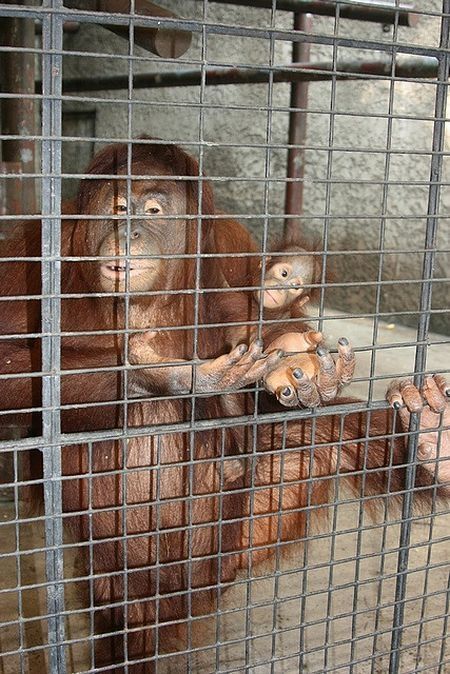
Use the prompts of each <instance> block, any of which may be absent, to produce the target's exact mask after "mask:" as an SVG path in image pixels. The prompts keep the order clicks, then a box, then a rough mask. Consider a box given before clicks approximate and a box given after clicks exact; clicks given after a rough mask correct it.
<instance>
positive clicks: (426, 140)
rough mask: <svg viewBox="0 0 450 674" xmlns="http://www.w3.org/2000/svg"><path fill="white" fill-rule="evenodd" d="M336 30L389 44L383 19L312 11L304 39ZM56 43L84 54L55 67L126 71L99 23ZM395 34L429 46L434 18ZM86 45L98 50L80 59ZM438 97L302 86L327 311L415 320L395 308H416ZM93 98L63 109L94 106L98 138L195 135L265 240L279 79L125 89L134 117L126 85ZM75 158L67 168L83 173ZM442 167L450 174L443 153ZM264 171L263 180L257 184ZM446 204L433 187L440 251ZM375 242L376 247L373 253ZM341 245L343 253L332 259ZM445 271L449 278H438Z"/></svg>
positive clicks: (286, 22) (280, 160)
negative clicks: (329, 274) (327, 279)
mask: <svg viewBox="0 0 450 674" xmlns="http://www.w3.org/2000/svg"><path fill="white" fill-rule="evenodd" d="M160 4H161V5H164V6H165V7H168V8H169V9H172V10H174V11H175V12H177V13H178V14H179V15H181V16H183V17H186V18H189V19H195V18H197V19H201V18H202V12H203V3H201V2H196V1H195V0H184V1H183V2H181V1H175V0H161V3H160ZM440 6H441V3H440V1H439V0H428V2H427V3H426V10H427V11H436V12H439V10H440ZM206 19H207V21H210V22H218V23H226V24H231V25H244V26H255V27H259V28H264V27H269V26H270V23H271V12H270V11H269V10H260V9H248V8H243V7H234V6H232V5H229V6H227V5H224V6H220V5H215V4H210V5H209V6H208V10H207V16H206ZM274 21H275V25H276V26H277V27H278V28H290V27H291V25H292V15H291V14H290V13H286V12H277V13H276V16H275V18H274ZM335 29H336V31H337V33H338V34H339V35H340V36H345V37H354V38H358V39H361V38H362V39H367V40H377V41H379V40H382V41H384V42H386V43H389V42H392V39H393V28H392V27H391V28H390V29H389V30H388V31H387V32H384V31H383V28H382V26H380V25H378V24H372V23H371V24H364V23H361V22H353V21H345V20H341V21H339V23H338V25H337V26H336V27H335V21H334V19H333V18H327V17H323V18H319V17H315V18H314V28H313V32H314V33H315V34H318V35H319V34H326V35H333V33H334V31H335ZM65 39H66V42H65V47H66V48H67V49H69V50H74V51H76V52H80V51H81V52H85V54H86V55H85V56H83V57H80V56H79V55H74V56H67V57H66V59H65V76H83V77H86V76H87V75H91V76H94V75H109V74H127V73H128V72H129V68H130V61H129V59H128V58H127V50H128V45H127V43H126V42H125V41H123V40H121V39H120V38H118V37H116V36H114V35H113V34H111V33H110V32H108V31H106V30H104V29H102V28H100V27H95V26H83V27H82V29H81V30H80V31H79V32H78V33H77V34H75V35H68V36H66V38H65ZM396 39H397V41H399V42H401V43H406V42H408V43H413V44H420V45H430V46H432V47H435V46H437V45H438V41H439V18H438V16H422V17H421V18H420V21H419V25H418V26H417V27H416V28H399V29H398V33H397V35H396ZM90 52H91V53H95V54H105V55H107V57H106V58H102V59H99V58H90V57H89V53H90ZM135 53H136V56H138V57H139V58H138V59H137V60H133V62H132V66H131V67H132V71H133V73H138V72H157V71H163V70H174V69H177V68H183V69H197V68H198V67H200V65H201V63H202V62H206V63H207V64H208V65H209V66H214V65H217V66H233V65H236V64H238V63H240V64H243V63H244V64H248V65H249V66H252V65H267V64H268V63H273V64H274V65H281V64H283V63H286V64H287V63H289V61H290V54H291V43H290V42H288V41H286V42H284V41H276V42H274V43H273V44H271V42H270V41H269V40H267V39H256V38H243V37H230V36H221V35H211V36H208V38H207V40H206V41H205V42H202V36H201V34H198V33H197V34H196V35H194V40H193V44H192V47H191V49H190V50H189V51H188V52H187V54H185V56H184V57H182V59H180V61H179V63H177V64H176V65H174V64H166V63H164V62H163V61H161V60H160V59H158V58H157V57H154V56H152V55H151V54H150V53H148V52H145V51H144V50H142V49H139V48H138V49H136V51H135ZM311 58H312V60H313V61H329V60H331V59H332V58H333V49H332V48H331V47H328V46H323V45H314V44H313V45H312V46H311ZM334 58H337V60H338V61H339V60H358V59H359V60H362V59H373V60H383V61H385V62H389V59H390V56H389V54H388V53H382V52H380V51H373V50H362V49H349V48H342V47H339V48H337V49H336V52H335V54H334ZM400 58H404V57H400ZM435 93H436V85H435V83H434V82H433V81H431V80H430V81H426V80H422V81H419V82H418V81H414V82H408V81H401V80H398V81H396V82H395V84H394V85H392V83H390V82H389V81H386V80H377V79H372V80H369V81H367V80H356V79H355V80H351V81H337V82H335V83H333V84H332V83H330V82H322V83H313V84H311V85H310V87H309V115H308V136H307V150H306V152H305V212H304V224H303V229H304V231H305V232H306V233H308V235H310V234H311V235H312V236H315V237H316V238H318V239H319V241H320V240H322V241H323V236H324V231H325V229H324V228H326V234H327V237H328V244H327V247H328V250H329V251H330V252H331V253H332V255H330V266H331V268H332V271H333V275H334V278H335V281H336V284H337V281H339V284H344V285H339V284H337V285H336V286H335V287H333V288H330V289H327V291H326V294H325V302H326V303H327V304H328V305H330V306H334V307H337V308H340V309H343V310H345V311H349V312H353V313H355V314H361V313H362V314H365V313H369V314H370V313H373V312H374V311H376V307H377V305H379V307H380V310H381V311H382V312H384V313H385V314H386V315H385V319H386V320H387V321H397V320H399V321H402V322H408V323H409V324H410V325H415V324H416V323H417V313H416V314H411V315H406V316H405V315H403V316H402V315H401V312H414V311H417V308H418V303H419V294H420V289H421V284H420V282H419V281H420V278H421V269H422V261H423V245H424V238H425V227H426V213H427V201H428V185H427V181H428V180H429V176H430V151H431V144H432V133H433V112H434V100H435ZM94 98H95V100H94V101H90V102H89V103H82V104H78V103H76V102H75V101H74V103H73V104H72V103H71V102H69V103H67V105H66V108H67V109H68V110H74V109H80V108H81V109H84V108H86V109H88V110H90V111H91V110H92V109H93V108H95V109H96V136H97V138H98V144H97V145H98V146H100V144H101V139H102V138H103V139H104V138H111V137H113V138H117V139H119V138H122V139H125V138H127V137H128V136H129V135H130V134H131V135H132V136H137V135H139V134H142V133H147V134H151V135H154V136H158V137H161V138H170V139H175V140H177V141H178V142H180V143H181V144H183V145H184V146H185V147H186V148H187V149H190V150H191V151H192V152H193V153H197V152H198V141H199V140H201V141H202V143H203V145H204V155H203V156H204V170H205V171H206V172H207V173H208V175H210V176H211V177H212V178H213V180H214V181H215V192H216V200H217V206H218V208H220V209H221V210H224V211H226V212H228V213H233V214H236V215H237V216H241V217H243V218H246V219H247V220H246V221H247V223H248V224H250V226H252V227H253V228H254V230H255V232H257V233H260V232H261V231H262V228H263V226H264V222H265V221H266V222H267V223H268V226H269V233H270V235H271V236H272V235H276V234H277V233H278V232H279V231H280V226H281V223H282V214H283V207H284V191H285V184H284V181H283V179H284V178H285V176H286V150H284V149H283V148H280V147H278V146H279V145H280V144H284V143H286V142H287V131H288V106H289V86H288V85H286V84H275V85H274V86H273V87H270V86H269V85H267V84H258V85H229V86H221V87H207V88H206V90H205V91H204V93H203V95H202V94H201V92H200V87H187V88H186V87H183V88H172V89H167V88H166V89H152V90H148V89H140V90H136V91H134V92H133V97H132V102H133V105H132V107H131V115H130V114H129V111H128V106H127V92H126V91H123V90H122V91H113V92H99V93H98V94H95V97H94ZM111 99H113V100H114V103H113V104H112V103H111ZM180 103H181V104H184V105H179V104H180ZM330 110H332V114H330ZM391 113H392V118H391V119H390V118H389V116H390V114H391ZM331 144H332V148H333V149H332V150H330V149H329V148H330V146H331ZM447 144H448V143H447ZM386 150H388V152H387V151H386ZM75 164H76V162H75ZM75 164H74V165H73V166H71V169H70V170H71V171H74V172H75V171H82V170H83V168H84V167H83V166H81V165H80V166H77V165H75ZM444 165H445V168H446V179H447V180H448V173H449V171H448V157H447V156H445V157H444ZM266 176H269V177H270V179H271V180H270V182H269V183H267V182H265V181H264V178H265V177H266ZM330 178H331V181H330V180H329V179H330ZM449 209H450V192H449V188H448V185H447V184H445V183H444V185H443V186H442V194H441V204H440V213H441V215H442V217H441V219H440V223H439V247H440V248H441V249H444V250H445V249H448V248H449V245H448V242H449V239H450V236H449V231H450V227H449V222H448V219H447V218H446V216H447V215H448V213H449ZM266 216H268V217H266ZM380 241H384V247H385V249H386V251H387V252H386V253H385V254H384V255H382V256H381V255H380V254H379V252H378V251H379V249H380ZM414 250H416V251H422V252H413V251H414ZM342 251H354V252H353V254H352V255H343V254H342ZM371 251H373V252H371ZM449 262H450V260H449V255H448V253H445V252H442V253H440V254H438V255H437V257H436V265H435V270H434V278H435V282H434V284H433V309H434V310H436V313H435V314H434V316H433V319H432V328H433V329H434V330H436V331H439V332H446V333H448V332H449V331H450V321H449V315H448V312H447V313H446V312H445V311H444V310H445V309H448V304H449V302H448V298H449V294H450V292H449V291H450V287H449V286H450V284H449V282H448V271H447V270H448V266H449ZM446 277H447V281H445V280H443V281H442V280H440V279H445V278H446ZM377 279H380V280H382V281H383V284H382V285H381V286H379V291H378V293H377V289H376V286H375V285H374V284H373V282H374V281H377ZM399 281H403V282H401V283H399ZM405 281H408V282H407V283H406V282H405ZM371 282H372V283H371ZM352 283H356V285H351V284H352ZM346 284H350V285H346ZM399 314H400V315H399Z"/></svg>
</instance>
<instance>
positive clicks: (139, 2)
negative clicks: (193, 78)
mask: <svg viewBox="0 0 450 674" xmlns="http://www.w3.org/2000/svg"><path fill="white" fill-rule="evenodd" d="M64 5H65V6H66V7H71V8H73V9H80V10H82V11H86V10H88V11H89V10H90V11H95V12H104V13H105V14H106V15H107V14H130V12H131V11H132V9H133V6H132V4H131V2H130V0H67V1H66V2H65V3H64ZM134 15H135V16H139V15H141V16H157V17H161V18H170V19H177V18H178V17H177V15H176V14H174V13H173V12H169V10H167V9H164V8H163V7H159V6H158V5H155V4H153V3H152V2H149V0H135V1H134ZM99 23H100V24H101V25H102V26H103V28H107V29H108V30H111V31H112V32H113V33H116V35H119V36H120V37H122V38H124V39H125V40H128V37H129V28H128V25H124V26H117V25H112V24H109V23H108V17H107V16H105V18H104V19H103V18H99ZM191 40H192V33H190V32H188V31H186V30H181V29H179V28H164V27H159V28H153V27H148V26H147V27H142V26H134V30H133V41H134V44H135V45H139V47H143V48H144V49H147V50H148V51H151V52H152V53H153V54H156V55H157V56H161V57H163V58H179V57H180V56H182V55H183V54H184V53H185V52H186V51H187V50H188V49H189V47H190V45H191Z"/></svg>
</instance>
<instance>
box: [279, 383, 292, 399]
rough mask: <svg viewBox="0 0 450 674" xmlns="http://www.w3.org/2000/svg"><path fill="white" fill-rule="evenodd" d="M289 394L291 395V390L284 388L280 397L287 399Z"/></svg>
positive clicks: (287, 387)
mask: <svg viewBox="0 0 450 674" xmlns="http://www.w3.org/2000/svg"><path fill="white" fill-rule="evenodd" d="M291 393H292V391H291V389H290V388H289V386H286V388H284V389H283V390H282V391H281V395H283V396H284V397H285V398H287V397H288V396H290V395H291Z"/></svg>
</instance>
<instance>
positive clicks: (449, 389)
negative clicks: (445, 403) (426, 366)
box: [433, 374, 450, 398]
mask: <svg viewBox="0 0 450 674" xmlns="http://www.w3.org/2000/svg"><path fill="white" fill-rule="evenodd" d="M433 379H434V381H435V382H436V385H437V387H438V388H439V390H440V391H441V393H442V394H443V395H445V397H446V398H450V385H449V383H448V381H447V379H446V378H445V377H444V375H443V374H435V375H434V377H433Z"/></svg>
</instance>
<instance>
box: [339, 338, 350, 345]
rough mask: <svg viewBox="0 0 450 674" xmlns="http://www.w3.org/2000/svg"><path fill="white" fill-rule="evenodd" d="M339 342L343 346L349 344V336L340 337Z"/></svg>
mask: <svg viewBox="0 0 450 674" xmlns="http://www.w3.org/2000/svg"><path fill="white" fill-rule="evenodd" d="M338 344H340V345H341V346H348V339H347V337H339V339H338Z"/></svg>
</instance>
